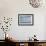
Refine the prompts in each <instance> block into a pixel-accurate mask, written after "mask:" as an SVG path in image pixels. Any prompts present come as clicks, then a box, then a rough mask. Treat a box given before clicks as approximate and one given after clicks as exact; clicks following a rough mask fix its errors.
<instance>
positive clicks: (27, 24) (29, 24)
mask: <svg viewBox="0 0 46 46" xmlns="http://www.w3.org/2000/svg"><path fill="white" fill-rule="evenodd" d="M22 15H23V16H25V15H26V16H27V15H29V16H32V24H26V23H25V24H20V23H19V21H20V20H19V16H22ZM33 25H34V14H18V26H33Z"/></svg>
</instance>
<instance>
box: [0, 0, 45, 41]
mask: <svg viewBox="0 0 46 46" xmlns="http://www.w3.org/2000/svg"><path fill="white" fill-rule="evenodd" d="M45 12H46V8H45V6H44V7H40V8H33V7H31V5H30V4H29V1H28V0H0V16H1V17H3V16H6V17H12V18H13V22H12V26H11V29H10V31H8V32H9V33H10V34H11V35H12V36H13V37H16V39H17V40H27V39H28V38H29V37H32V36H33V35H34V34H36V35H37V38H38V39H39V40H44V39H46V38H45V34H46V33H45V15H46V13H45ZM26 13H27V14H34V25H33V26H18V14H26ZM1 32H2V31H1ZM0 34H1V33H0ZM0 39H2V36H0Z"/></svg>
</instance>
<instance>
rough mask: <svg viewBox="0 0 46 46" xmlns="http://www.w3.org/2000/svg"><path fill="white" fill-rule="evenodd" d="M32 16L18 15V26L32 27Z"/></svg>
mask: <svg viewBox="0 0 46 46" xmlns="http://www.w3.org/2000/svg"><path fill="white" fill-rule="evenodd" d="M33 25H34V14H18V26H33Z"/></svg>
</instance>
